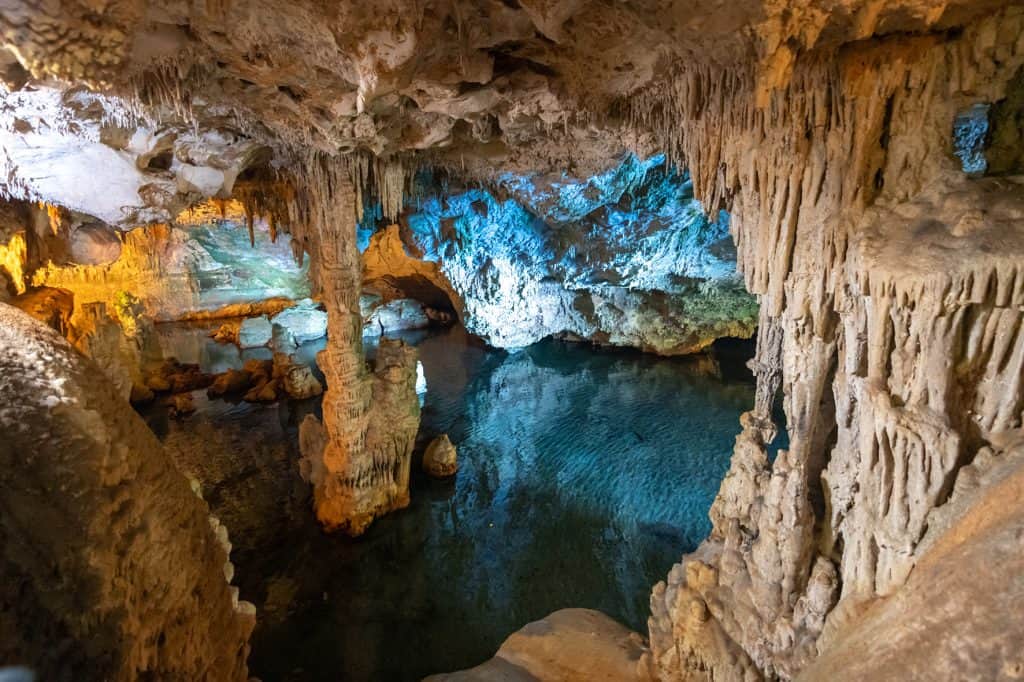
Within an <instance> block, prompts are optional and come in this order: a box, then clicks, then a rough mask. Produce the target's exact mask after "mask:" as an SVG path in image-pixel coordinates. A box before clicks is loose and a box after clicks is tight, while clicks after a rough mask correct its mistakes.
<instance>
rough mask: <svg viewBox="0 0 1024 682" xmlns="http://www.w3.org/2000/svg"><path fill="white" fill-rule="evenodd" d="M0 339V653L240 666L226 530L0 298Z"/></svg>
mask: <svg viewBox="0 0 1024 682" xmlns="http://www.w3.org/2000/svg"><path fill="white" fill-rule="evenodd" d="M0 350H2V352H0V364H2V367H0V370H2V371H0V405H2V407H0V427H2V429H3V434H4V436H3V438H2V439H0V461H2V463H3V466H2V472H0V479H2V486H0V490H2V493H0V506H2V508H3V513H2V514H0V562H2V565H3V575H4V579H3V581H2V582H0V584H2V587H0V601H2V606H3V608H2V609H0V632H3V633H4V634H3V637H0V650H2V651H0V656H2V658H3V660H4V661H5V662H8V661H24V662H28V663H30V664H31V665H32V666H33V667H34V668H35V669H36V670H37V672H38V673H39V675H40V676H42V677H44V678H46V679H89V678H95V677H97V676H99V677H102V678H104V679H111V680H125V681H127V680H135V679H139V678H140V677H150V676H151V677H157V678H162V679H169V678H170V679H203V678H206V679H220V680H245V679H247V677H248V676H247V673H246V656H247V654H248V637H249V633H250V632H251V630H252V628H253V624H254V622H255V621H254V613H255V610H254V609H253V608H252V605H251V604H247V603H245V602H239V601H238V592H237V589H236V588H234V587H231V585H230V584H229V580H230V575H231V563H230V561H229V559H228V552H229V551H230V544H229V543H228V541H227V532H226V529H225V528H223V526H220V525H219V523H218V522H217V521H216V519H214V518H212V517H211V516H209V509H208V507H207V506H206V504H205V503H204V502H203V501H202V500H201V499H199V498H198V497H197V496H196V495H195V493H194V492H193V491H192V490H191V489H190V487H189V482H188V481H187V480H186V479H185V477H184V476H182V475H181V474H179V473H178V472H177V470H176V469H175V468H174V465H173V463H172V462H171V460H170V458H169V457H168V456H167V455H166V453H165V452H164V451H163V448H162V447H161V446H160V444H159V443H158V442H157V440H156V437H155V436H154V435H153V434H152V432H150V431H149V429H147V428H146V426H145V424H144V423H143V422H142V420H141V419H140V418H139V417H138V416H136V415H135V414H133V413H131V412H130V411H129V410H126V409H125V407H124V403H123V398H122V397H120V396H119V395H117V394H115V392H114V391H113V390H112V389H111V388H109V385H108V383H107V380H106V378H105V377H104V376H103V375H102V374H101V373H100V371H99V370H98V369H97V368H96V367H95V366H94V365H92V364H91V363H90V362H89V361H87V360H86V359H85V358H83V357H82V356H81V355H80V354H79V353H78V352H77V351H75V350H74V349H73V348H72V347H71V346H70V345H69V344H68V343H67V342H66V341H65V340H64V339H62V338H61V337H60V336H59V335H58V334H57V333H56V332H55V331H53V330H50V329H48V328H46V327H44V326H43V325H42V324H40V323H38V322H36V321H33V320H31V319H30V318H29V317H28V316H27V315H25V314H24V313H21V312H20V311H17V310H15V309H14V308H11V307H10V306H7V305H5V304H0ZM54 489H58V490H60V491H61V493H60V494H59V495H57V494H54V493H52V492H51V491H53V490H54ZM29 624H31V626H29Z"/></svg>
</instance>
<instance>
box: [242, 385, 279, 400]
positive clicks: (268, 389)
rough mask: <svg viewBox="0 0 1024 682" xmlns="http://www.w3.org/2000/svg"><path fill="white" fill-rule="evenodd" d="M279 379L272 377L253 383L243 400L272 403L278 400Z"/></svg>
mask: <svg viewBox="0 0 1024 682" xmlns="http://www.w3.org/2000/svg"><path fill="white" fill-rule="evenodd" d="M277 388H278V380H277V379H270V380H264V381H261V382H259V383H258V384H255V385H253V387H252V388H250V389H249V391H248V392H247V393H246V394H245V396H244V398H243V400H245V401H246V402H250V403H272V402H274V401H275V400H277Z"/></svg>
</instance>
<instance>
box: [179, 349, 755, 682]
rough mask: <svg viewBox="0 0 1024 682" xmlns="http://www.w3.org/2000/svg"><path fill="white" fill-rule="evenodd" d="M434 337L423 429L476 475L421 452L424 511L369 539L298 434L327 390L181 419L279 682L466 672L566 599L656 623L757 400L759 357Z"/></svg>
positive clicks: (188, 452) (258, 649)
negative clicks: (327, 509)
mask: <svg viewBox="0 0 1024 682" xmlns="http://www.w3.org/2000/svg"><path fill="white" fill-rule="evenodd" d="M419 348H420V353H421V359H422V362H423V365H424V368H425V373H426V377H427V385H428V391H427V395H426V400H425V404H424V407H423V426H422V428H421V433H420V440H421V442H422V443H425V442H426V441H427V440H429V439H430V438H431V437H433V436H434V435H436V434H437V433H442V432H447V433H449V434H450V436H451V438H452V441H453V442H454V443H455V444H456V446H457V448H458V450H459V458H460V468H459V473H458V476H457V477H456V479H455V480H453V481H434V480H431V479H428V478H426V477H425V476H420V475H416V472H418V467H414V478H413V482H412V486H413V491H412V499H413V502H412V504H411V506H410V507H409V508H408V509H406V510H403V511H401V512H398V513H396V514H394V515H392V516H390V517H388V518H386V519H384V520H381V521H379V522H377V523H376V524H374V526H373V527H372V528H371V529H370V531H369V532H368V534H367V535H366V536H365V537H363V538H361V539H360V540H356V541H351V540H346V539H344V538H341V537H336V536H328V535H325V534H323V533H321V532H320V531H319V529H318V528H317V527H316V525H315V524H314V523H313V522H312V518H311V514H310V513H309V506H308V505H309V499H308V495H309V493H308V487H307V486H306V485H305V484H303V483H302V482H301V481H300V480H299V479H298V476H297V470H296V465H295V461H296V459H297V453H296V452H295V450H296V448H295V441H296V434H295V432H296V425H297V423H298V421H299V420H300V419H301V417H302V415H303V414H304V413H305V412H306V411H308V410H310V409H315V405H310V404H308V403H307V404H305V405H303V404H298V405H296V404H291V405H289V404H286V403H280V404H278V405H276V406H272V407H269V408H268V407H261V406H250V405H244V404H242V405H236V406H232V407H230V408H224V407H220V408H216V409H215V408H213V407H212V406H213V404H214V403H209V404H207V403H202V404H200V405H199V411H198V412H197V414H196V415H194V416H193V417H191V418H189V419H188V420H186V421H185V422H183V423H181V424H177V423H172V424H169V425H168V430H167V432H166V433H165V435H164V438H165V440H166V442H167V443H168V444H169V446H170V447H171V450H172V451H173V452H174V453H176V454H175V456H176V457H177V458H178V460H179V462H180V463H181V464H182V466H183V467H184V468H185V469H186V470H188V471H190V472H191V473H193V475H196V476H197V477H198V478H199V479H200V480H202V481H203V483H204V486H203V489H204V494H206V496H207V499H208V500H210V502H211V505H212V506H213V508H214V511H215V512H216V513H218V515H220V516H221V518H222V520H223V521H224V522H225V523H226V524H227V525H228V527H229V528H230V529H231V539H232V542H233V543H234V545H235V550H234V552H233V556H232V558H233V560H234V562H235V564H236V568H237V571H236V576H237V577H236V581H237V582H238V584H239V585H240V587H241V591H242V597H243V598H244V599H248V600H250V601H253V602H254V603H256V605H257V608H258V619H259V622H258V625H257V629H256V632H255V634H254V637H253V642H252V645H253V649H252V655H251V659H250V665H251V672H252V674H253V675H255V676H257V677H259V678H260V679H262V680H264V681H265V682H271V681H272V680H282V679H296V680H298V679H303V680H337V679H345V680H406V679H408V680H412V679H418V678H419V677H421V676H423V675H425V674H429V673H434V672H440V671H445V670H455V669H458V668H464V667H468V666H471V665H474V664H477V663H479V662H481V661H482V660H484V659H486V658H488V657H489V656H490V655H492V654H493V652H494V651H495V650H496V649H497V647H498V645H499V644H500V643H501V641H502V640H503V639H504V638H505V637H506V636H507V635H508V634H510V633H511V632H512V631H514V630H516V629H518V628H519V627H521V626H522V625H523V624H525V623H526V622H528V621H530V620H534V619H536V618H539V617H542V616H544V615H546V614H548V613H550V612H551V611H554V610H556V609H559V608H563V607H566V606H582V607H589V608H597V609H600V610H602V611H605V612H607V613H609V614H610V615H612V616H613V617H615V618H618V619H620V620H621V621H623V622H625V623H627V624H628V625H630V626H631V627H633V628H636V629H638V630H640V631H644V630H645V629H646V626H645V621H646V617H647V611H648V608H647V601H648V595H649V593H650V588H651V586H652V585H653V584H654V583H655V582H656V581H658V580H660V579H663V578H664V576H665V575H666V573H667V572H668V569H669V568H670V567H671V565H672V563H674V562H675V561H678V559H679V556H680V555H681V554H682V553H683V552H686V551H689V550H691V549H693V548H694V547H695V546H696V544H697V543H698V542H699V541H700V540H701V539H702V538H703V537H704V536H705V535H706V534H707V532H708V530H709V524H708V521H707V510H708V507H709V506H710V504H711V501H712V500H713V498H714V494H715V492H716V491H717V489H718V484H719V482H720V480H721V477H722V476H723V474H724V473H725V471H726V469H727V467H728V461H729V455H730V451H731V448H732V443H733V439H734V437H735V435H736V433H737V431H738V418H739V415H740V413H741V412H742V411H743V410H745V409H748V408H749V406H750V405H752V402H753V383H752V380H751V379H750V376H749V372H747V371H746V370H745V369H743V368H742V360H741V359H739V358H728V359H726V360H723V362H724V363H725V364H727V365H728V367H726V368H725V369H726V370H727V371H724V372H722V373H721V374H722V375H723V376H725V377H727V378H720V377H719V376H715V375H713V374H709V373H708V372H707V369H708V368H707V366H706V364H701V363H694V362H689V361H686V360H682V359H658V358H652V357H650V356H644V355H641V354H637V353H628V352H604V351H594V350H591V349H588V348H585V347H581V346H575V345H570V344H564V343H560V342H555V341H547V342H542V343H540V344H537V345H535V346H532V347H530V348H528V349H526V350H524V351H520V352H518V353H512V354H509V353H505V352H502V351H494V350H488V349H486V348H484V347H481V346H479V345H475V344H474V343H472V342H470V341H469V340H468V339H467V338H466V336H465V333H464V332H462V331H461V330H460V329H453V330H450V331H448V332H445V333H443V334H440V335H433V336H428V337H426V338H424V339H422V340H420V342H419ZM370 350H371V352H372V349H370ZM214 402H222V401H214ZM314 402H315V401H314Z"/></svg>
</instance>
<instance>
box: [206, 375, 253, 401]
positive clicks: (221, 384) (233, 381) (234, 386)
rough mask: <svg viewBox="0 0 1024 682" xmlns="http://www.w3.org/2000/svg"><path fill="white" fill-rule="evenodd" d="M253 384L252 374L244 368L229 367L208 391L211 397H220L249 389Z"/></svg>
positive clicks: (218, 376) (207, 393)
mask: <svg viewBox="0 0 1024 682" xmlns="http://www.w3.org/2000/svg"><path fill="white" fill-rule="evenodd" d="M251 386H252V374H250V373H249V372H247V371H246V370H244V369H229V370H228V371H226V372H224V373H223V374H218V375H217V378H216V379H214V381H213V384H212V385H211V386H210V388H209V389H207V391H206V395H208V396H209V397H211V398H220V397H222V396H226V395H234V394H237V393H242V392H244V391H247V390H249V388H250V387H251Z"/></svg>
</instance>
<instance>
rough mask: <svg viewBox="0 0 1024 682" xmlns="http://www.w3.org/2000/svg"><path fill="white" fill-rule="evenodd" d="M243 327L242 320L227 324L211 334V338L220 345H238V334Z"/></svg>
mask: <svg viewBox="0 0 1024 682" xmlns="http://www.w3.org/2000/svg"><path fill="white" fill-rule="evenodd" d="M241 326H242V321H241V320H231V321H229V322H225V323H224V324H222V325H221V326H219V327H217V329H216V330H214V332H213V333H212V334H210V338H211V339H213V340H214V341H216V342H218V343H238V332H239V330H240V328H241Z"/></svg>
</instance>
